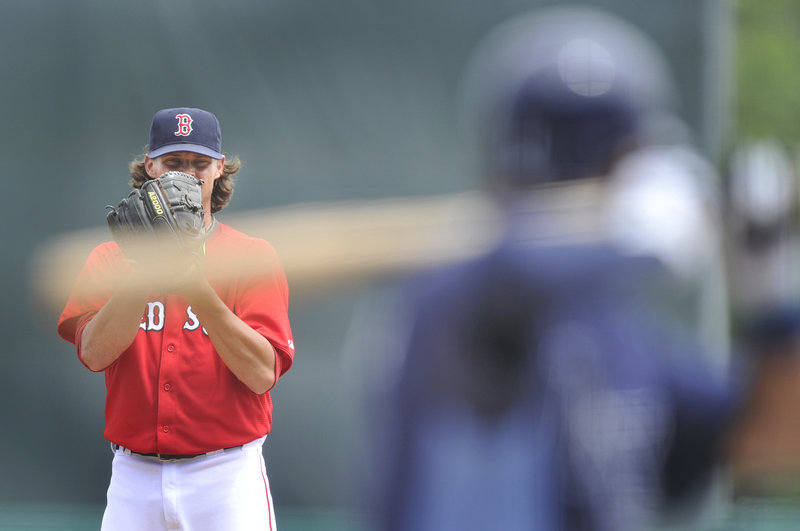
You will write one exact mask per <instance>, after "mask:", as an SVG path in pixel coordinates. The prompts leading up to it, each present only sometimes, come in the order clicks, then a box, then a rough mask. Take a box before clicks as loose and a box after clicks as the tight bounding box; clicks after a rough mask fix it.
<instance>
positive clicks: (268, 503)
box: [102, 437, 277, 531]
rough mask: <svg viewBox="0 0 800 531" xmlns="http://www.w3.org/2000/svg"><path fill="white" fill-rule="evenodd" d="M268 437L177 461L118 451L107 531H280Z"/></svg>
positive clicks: (114, 462) (107, 507) (105, 518)
mask: <svg viewBox="0 0 800 531" xmlns="http://www.w3.org/2000/svg"><path fill="white" fill-rule="evenodd" d="M265 439H266V437H262V438H260V439H257V440H255V441H253V442H251V443H249V444H246V445H244V446H242V447H241V448H236V449H233V450H228V451H226V452H224V453H219V454H214V455H210V456H203V457H196V458H193V459H181V460H176V461H159V460H158V458H155V457H142V456H137V455H136V454H133V455H131V454H130V452H128V451H127V450H125V449H122V448H120V449H118V450H116V451H115V452H114V454H115V455H114V461H113V464H112V470H111V484H110V486H109V488H108V504H107V506H106V510H105V514H104V515H103V526H102V531H143V530H148V531H151V530H152V531H159V530H164V531H167V530H182V531H228V530H230V531H250V530H254V531H255V530H258V531H276V530H277V527H276V525H275V513H274V511H273V507H272V495H271V494H270V490H269V480H268V479H267V472H266V466H265V464H264V456H263V454H262V445H263V444H264V440H265Z"/></svg>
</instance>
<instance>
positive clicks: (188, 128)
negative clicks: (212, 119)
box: [175, 114, 193, 136]
mask: <svg viewBox="0 0 800 531" xmlns="http://www.w3.org/2000/svg"><path fill="white" fill-rule="evenodd" d="M175 118H177V119H178V130H177V131H175V136H189V135H190V134H191V132H192V122H193V120H192V117H191V116H190V115H188V114H176V115H175Z"/></svg>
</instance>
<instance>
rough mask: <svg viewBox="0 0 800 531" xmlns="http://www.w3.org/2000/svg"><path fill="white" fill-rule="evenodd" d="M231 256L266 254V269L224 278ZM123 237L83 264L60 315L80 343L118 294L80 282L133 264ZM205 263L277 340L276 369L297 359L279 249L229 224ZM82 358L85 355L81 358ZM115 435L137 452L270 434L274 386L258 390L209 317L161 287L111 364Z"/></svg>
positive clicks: (204, 446)
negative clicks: (230, 357)
mask: <svg viewBox="0 0 800 531" xmlns="http://www.w3.org/2000/svg"><path fill="white" fill-rule="evenodd" d="M231 256H247V258H248V260H253V259H255V260H257V261H258V263H259V264H260V263H261V262H262V261H263V269H260V270H261V271H263V273H261V274H256V275H252V274H251V275H248V276H243V275H242V276H239V277H234V278H230V277H228V278H225V279H224V280H216V279H218V278H219V277H217V276H215V275H213V274H212V273H213V272H215V270H216V271H219V270H220V268H223V267H224V264H225V263H226V260H230V258H231ZM123 258H124V255H123V254H122V252H121V251H120V249H119V246H118V245H117V244H116V243H115V242H113V241H112V242H106V243H103V244H101V245H99V246H97V247H96V248H95V249H94V250H93V251H92V253H91V254H90V255H89V258H88V259H87V260H86V264H85V265H84V267H83V269H82V270H81V272H80V274H79V276H78V280H77V282H76V285H75V288H74V289H73V292H72V293H71V295H70V297H69V299H68V300H67V304H66V306H65V308H64V311H63V312H62V314H61V317H60V319H59V322H58V333H59V334H60V335H61V337H63V338H64V339H66V340H67V341H70V342H72V343H75V345H76V346H77V352H78V357H79V358H80V357H81V346H80V338H81V333H82V332H83V328H84V327H85V326H86V324H87V323H88V322H89V321H90V320H91V318H92V317H93V316H94V315H95V314H96V313H97V312H98V311H99V310H100V309H101V308H102V307H103V305H104V304H105V303H106V301H107V300H108V299H109V298H110V297H111V293H110V292H108V293H103V294H96V293H92V294H87V293H86V290H82V289H81V286H83V285H89V284H87V283H92V282H96V281H98V280H101V279H102V278H103V277H104V275H108V274H110V273H112V272H115V271H117V272H118V271H119V270H120V268H122V269H124V268H126V267H129V266H128V264H127V263H126V262H124V260H123ZM206 270H207V271H208V273H209V275H208V277H209V279H210V280H209V282H210V283H211V285H212V287H213V288H214V290H215V291H216V292H217V294H218V295H219V297H220V298H221V299H222V300H223V301H224V302H225V304H226V305H227V306H228V308H230V309H231V310H232V311H233V312H234V313H235V314H236V315H237V316H238V317H239V318H240V319H242V320H243V321H244V322H245V323H247V324H248V325H250V326H251V327H252V328H253V329H254V330H256V331H257V332H259V333H260V334H261V335H263V336H264V337H265V338H266V339H267V340H268V341H269V342H270V343H271V344H272V346H273V347H274V348H275V353H276V356H275V376H276V379H277V378H278V377H280V376H281V375H283V374H284V373H285V372H286V371H287V370H289V367H290V366H291V365H292V361H293V359H294V343H293V340H292V333H291V329H290V326H289V318H288V298H289V294H288V286H287V283H286V276H285V274H284V272H283V268H282V267H281V265H280V262H279V260H278V257H277V254H276V253H275V250H274V249H273V247H272V246H271V245H270V244H269V243H268V242H266V241H265V240H262V239H258V238H251V237H249V236H247V235H245V234H243V233H241V232H239V231H237V230H235V229H232V228H231V227H229V226H227V225H224V224H222V223H217V227H216V229H215V231H214V233H213V234H212V235H211V236H210V238H209V239H208V241H207V242H206ZM81 361H82V360H81ZM104 372H105V377H106V407H105V419H106V424H105V431H104V435H105V437H106V439H108V440H109V441H111V442H114V443H117V444H119V445H121V446H124V447H126V448H129V449H131V450H133V451H134V452H141V453H162V454H199V453H205V452H210V451H214V450H218V449H220V448H228V447H231V446H238V445H240V444H244V443H247V442H250V441H252V440H254V439H257V438H259V437H261V436H263V435H265V434H267V433H269V431H270V428H271V426H272V400H271V398H270V395H269V392H266V393H264V394H260V395H259V394H255V393H253V392H252V391H251V390H250V389H249V388H248V387H247V386H246V385H245V384H243V383H242V382H241V381H240V380H239V379H238V378H236V376H235V375H234V374H233V373H232V372H231V371H230V370H229V369H228V368H227V366H226V365H225V364H224V363H223V361H222V359H221V358H220V357H219V355H218V354H217V352H216V350H215V349H214V345H213V344H212V343H211V340H210V339H209V337H208V335H207V334H206V333H205V331H204V329H203V326H202V323H200V322H199V321H198V318H197V316H196V315H195V314H194V313H193V312H192V309H191V307H190V306H189V305H188V304H187V302H186V300H185V299H184V298H183V297H181V296H180V295H177V294H165V295H161V294H158V293H153V294H152V295H151V297H150V298H149V300H148V302H147V305H146V307H145V309H144V313H143V315H142V320H141V324H140V325H139V332H138V333H137V335H136V338H135V340H134V341H133V343H132V344H131V346H130V347H129V348H128V349H127V350H126V351H125V352H123V353H122V355H121V356H120V357H119V358H118V359H117V360H116V361H115V362H114V363H112V364H111V365H110V366H108V367H107V368H106V369H105V370H104Z"/></svg>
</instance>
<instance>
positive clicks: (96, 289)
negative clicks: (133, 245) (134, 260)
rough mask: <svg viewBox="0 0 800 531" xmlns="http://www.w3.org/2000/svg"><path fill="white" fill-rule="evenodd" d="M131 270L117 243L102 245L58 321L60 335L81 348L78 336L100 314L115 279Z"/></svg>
mask: <svg viewBox="0 0 800 531" xmlns="http://www.w3.org/2000/svg"><path fill="white" fill-rule="evenodd" d="M127 267H129V266H128V265H127V264H126V263H125V262H124V261H123V260H122V256H121V251H120V250H119V247H118V246H117V244H116V243H114V242H106V243H103V244H100V245H98V246H97V247H95V248H94V250H92V252H91V253H90V254H89V257H88V258H87V259H86V262H85V263H84V265H83V268H82V269H81V271H80V273H78V277H77V279H76V280H75V283H74V285H73V288H72V291H71V292H70V295H69V297H68V299H67V302H66V304H65V306H64V310H63V311H62V312H61V316H60V317H59V319H58V327H57V329H58V335H60V336H61V337H62V338H64V339H66V340H67V341H69V342H70V343H74V344H76V345H77V344H78V332H79V331H80V330H82V329H83V327H84V326H85V325H86V323H87V322H89V320H90V319H91V318H92V317H93V316H94V314H96V313H97V312H98V311H100V308H102V307H103V305H104V304H105V303H106V301H108V299H109V298H110V297H111V293H112V285H113V279H114V278H115V276H118V275H120V274H123V273H124V272H125V269H126V268H127Z"/></svg>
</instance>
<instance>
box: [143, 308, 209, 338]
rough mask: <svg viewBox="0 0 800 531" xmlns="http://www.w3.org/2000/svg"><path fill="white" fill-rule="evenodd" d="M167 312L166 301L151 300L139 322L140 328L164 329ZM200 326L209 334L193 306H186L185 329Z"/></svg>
mask: <svg viewBox="0 0 800 531" xmlns="http://www.w3.org/2000/svg"><path fill="white" fill-rule="evenodd" d="M165 316H166V313H165V311H164V303H163V302H161V301H149V302H148V303H147V310H145V312H144V314H142V321H141V322H140V323H139V328H141V329H142V330H144V331H146V332H159V331H161V330H163V329H164V318H165ZM198 328H200V329H201V330H202V331H203V334H204V335H206V336H208V331H206V329H205V327H203V326H201V325H200V320H199V319H198V318H197V316H196V315H195V313H194V312H193V311H192V307H191V306H187V307H186V322H184V323H183V329H184V330H189V331H193V330H197V329H198Z"/></svg>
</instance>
